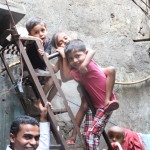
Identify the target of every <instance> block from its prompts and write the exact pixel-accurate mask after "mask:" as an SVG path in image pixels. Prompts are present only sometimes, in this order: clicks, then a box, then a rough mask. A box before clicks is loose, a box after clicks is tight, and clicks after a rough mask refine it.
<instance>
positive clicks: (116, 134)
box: [108, 128, 124, 144]
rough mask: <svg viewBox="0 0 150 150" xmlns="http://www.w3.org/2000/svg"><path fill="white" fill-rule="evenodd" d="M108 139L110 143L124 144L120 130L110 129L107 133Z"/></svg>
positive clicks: (122, 132)
mask: <svg viewBox="0 0 150 150" xmlns="http://www.w3.org/2000/svg"><path fill="white" fill-rule="evenodd" d="M108 138H109V140H110V142H119V143H120V144H122V143H123V142H124V131H123V129H121V128H110V129H109V131H108Z"/></svg>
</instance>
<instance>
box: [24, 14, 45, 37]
mask: <svg viewBox="0 0 150 150" xmlns="http://www.w3.org/2000/svg"><path fill="white" fill-rule="evenodd" d="M39 23H44V26H45V27H46V23H45V22H44V21H43V20H42V19H41V18H39V17H32V18H30V19H29V20H28V21H27V22H26V29H27V31H28V32H29V34H30V33H31V30H32V29H33V28H34V27H35V26H36V25H37V24H39Z"/></svg>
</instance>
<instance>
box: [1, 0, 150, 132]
mask: <svg viewBox="0 0 150 150" xmlns="http://www.w3.org/2000/svg"><path fill="white" fill-rule="evenodd" d="M13 2H17V3H19V4H24V6H25V8H26V12H27V13H26V16H25V17H24V18H23V19H22V21H21V22H20V23H19V24H18V26H17V27H18V30H19V29H20V28H21V29H22V27H24V25H25V22H26V21H27V19H28V18H29V17H31V16H37V15H38V16H40V17H42V18H43V19H44V20H45V21H46V23H47V25H48V30H49V36H50V37H51V36H52V35H53V34H54V33H55V32H56V31H58V30H65V31H67V32H68V33H69V34H70V35H71V36H72V38H80V39H82V40H83V41H85V43H86V45H87V47H89V48H92V49H94V50H96V55H95V56H94V60H95V61H97V62H98V63H99V64H100V65H101V66H102V67H107V66H110V65H112V66H115V67H116V70H117V75H116V82H123V83H124V82H125V83H128V82H129V83H130V82H133V81H139V80H142V79H145V78H146V77H148V76H149V74H150V58H149V55H148V50H149V44H150V42H149V41H147V42H134V41H133V40H134V39H144V38H149V31H150V28H149V9H148V8H147V7H146V6H145V5H144V3H142V2H141V1H140V0H136V2H137V4H135V3H134V2H133V1H131V0H126V1H121V0H115V1H114V0H108V1H105V0H101V1H98V0H91V1H88V0H76V1H75V0H55V1H54V0H51V1H47V0H37V1H35V0H33V1H30V0H26V1H23V0H13ZM138 5H139V6H141V7H142V8H143V9H144V10H145V11H147V14H145V13H144V11H142V9H140V7H139V6H138ZM20 32H22V31H20ZM6 81H7V80H6ZM3 86H5V84H4V85H3ZM62 88H63V91H64V93H65V95H66V97H67V99H68V100H70V101H72V102H71V103H70V102H69V104H70V106H71V108H72V109H73V111H74V114H76V112H77V109H78V106H77V105H80V99H79V95H78V93H77V91H76V84H75V83H74V82H69V83H65V84H63V86H62ZM149 91H150V81H149V80H146V81H144V82H140V83H137V84H126V85H122V84H115V92H116V95H117V99H118V100H119V102H120V108H119V109H118V110H116V111H115V112H114V113H113V115H112V117H111V119H110V121H111V122H112V123H114V124H117V125H121V126H123V127H128V128H130V129H133V130H135V131H138V132H142V133H149V130H150V122H149V117H150V116H149V108H150V103H149V100H150V94H149V93H150V92H149ZM58 97H59V96H58V95H57V97H56V99H57V98H58ZM14 99H15V97H14ZM58 99H59V98H58ZM1 101H2V100H1ZM53 103H54V105H55V106H56V107H57V106H58V107H59V105H60V104H59V103H56V101H53ZM73 103H75V104H77V105H74V104H73ZM16 109H17V108H16ZM60 118H61V117H60ZM109 126H112V124H111V123H108V126H107V127H109Z"/></svg>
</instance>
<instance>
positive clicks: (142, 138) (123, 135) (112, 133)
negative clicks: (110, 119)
mask: <svg viewBox="0 0 150 150" xmlns="http://www.w3.org/2000/svg"><path fill="white" fill-rule="evenodd" d="M108 137H109V139H110V142H112V143H113V142H119V143H120V144H121V146H122V149H123V150H150V134H141V133H137V132H134V131H131V130H129V129H126V128H121V127H118V126H113V127H111V128H110V129H109V130H108Z"/></svg>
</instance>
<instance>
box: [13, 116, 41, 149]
mask: <svg viewBox="0 0 150 150" xmlns="http://www.w3.org/2000/svg"><path fill="white" fill-rule="evenodd" d="M39 137H40V129H39V123H38V121H37V120H36V119H34V118H32V117H29V116H20V117H17V118H16V119H15V120H14V121H13V122H12V124H11V128H10V146H11V148H12V149H13V150H36V148H37V147H38V145H39Z"/></svg>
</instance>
